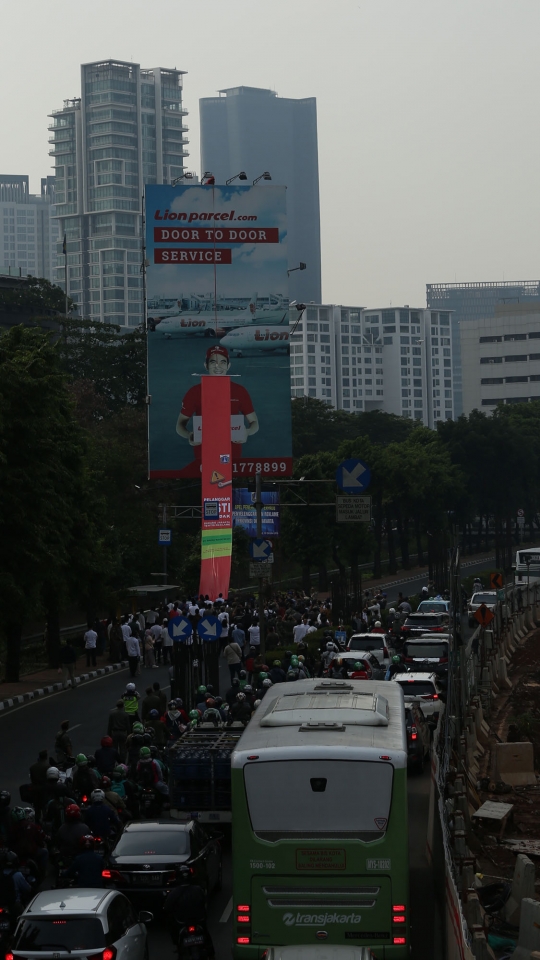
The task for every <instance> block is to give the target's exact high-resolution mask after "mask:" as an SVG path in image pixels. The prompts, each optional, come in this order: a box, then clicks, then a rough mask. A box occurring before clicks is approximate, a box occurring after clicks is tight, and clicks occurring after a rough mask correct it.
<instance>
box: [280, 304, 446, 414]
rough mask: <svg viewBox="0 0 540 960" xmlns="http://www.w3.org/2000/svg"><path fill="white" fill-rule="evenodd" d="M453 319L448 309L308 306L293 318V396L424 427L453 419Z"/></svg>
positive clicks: (332, 305) (352, 411) (351, 411)
mask: <svg viewBox="0 0 540 960" xmlns="http://www.w3.org/2000/svg"><path fill="white" fill-rule="evenodd" d="M450 324H451V318H450V313H449V311H442V312H438V311H431V310H425V309H424V308H420V309H416V310H411V309H410V308H409V307H408V306H405V307H402V308H384V309H380V310H368V309H364V308H362V307H346V306H337V305H334V304H325V305H314V304H310V306H309V307H308V308H307V309H306V311H305V313H304V314H303V316H302V319H301V321H300V322H299V323H297V324H291V394H292V396H293V397H301V396H308V397H316V398H317V399H319V400H323V401H324V402H325V403H328V404H330V405H331V406H333V407H335V408H337V409H342V410H347V411H348V412H350V413H360V412H363V411H369V410H382V411H383V412H385V413H394V414H397V415H398V416H404V417H410V418H413V419H416V420H421V421H422V423H423V424H424V425H425V426H427V427H434V426H435V425H436V423H437V421H439V420H443V419H445V420H451V419H453V415H454V407H453V400H452V370H453V368H452V343H451V336H450Z"/></svg>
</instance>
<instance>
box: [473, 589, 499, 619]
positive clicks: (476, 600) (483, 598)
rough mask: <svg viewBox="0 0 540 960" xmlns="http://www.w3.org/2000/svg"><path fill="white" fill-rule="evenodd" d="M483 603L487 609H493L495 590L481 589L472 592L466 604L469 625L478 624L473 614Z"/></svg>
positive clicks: (495, 597)
mask: <svg viewBox="0 0 540 960" xmlns="http://www.w3.org/2000/svg"><path fill="white" fill-rule="evenodd" d="M483 603H485V605H486V607H487V608H488V610H493V609H494V608H495V605H496V603H497V591H496V590H482V591H481V592H478V593H473V595H472V597H471V599H470V600H469V603H468V605H467V614H468V617H469V626H470V627H477V626H478V624H477V622H476V619H475V616H474V615H475V613H476V611H477V610H478V609H479V608H480V607H481V606H482V604H483Z"/></svg>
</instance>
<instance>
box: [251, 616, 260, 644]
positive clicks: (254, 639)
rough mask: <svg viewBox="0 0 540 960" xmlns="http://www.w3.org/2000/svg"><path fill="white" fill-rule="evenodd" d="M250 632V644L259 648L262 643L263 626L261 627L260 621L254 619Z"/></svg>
mask: <svg viewBox="0 0 540 960" xmlns="http://www.w3.org/2000/svg"><path fill="white" fill-rule="evenodd" d="M248 633H249V644H250V646H251V647H256V648H257V650H258V649H259V647H260V645H261V628H260V627H259V621H258V620H254V621H253V623H252V624H251V626H250V627H249V629H248Z"/></svg>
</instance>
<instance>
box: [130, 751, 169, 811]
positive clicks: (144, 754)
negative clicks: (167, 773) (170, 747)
mask: <svg viewBox="0 0 540 960" xmlns="http://www.w3.org/2000/svg"><path fill="white" fill-rule="evenodd" d="M136 779H137V783H138V784H139V786H141V787H145V788H149V787H150V788H152V790H153V791H154V793H155V794H156V797H157V798H158V799H160V800H163V799H164V797H168V795H169V788H168V786H167V784H166V783H165V781H164V779H163V770H162V768H161V765H160V764H159V763H158V762H157V760H154V758H153V757H152V751H151V750H150V747H141V750H140V757H139V762H138V764H137V772H136Z"/></svg>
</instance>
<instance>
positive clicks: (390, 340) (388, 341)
mask: <svg viewBox="0 0 540 960" xmlns="http://www.w3.org/2000/svg"><path fill="white" fill-rule="evenodd" d="M393 342H394V338H393V337H383V343H384V344H385V346H387V347H391V346H392V344H393Z"/></svg>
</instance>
